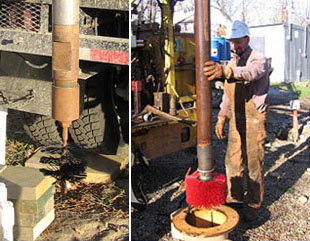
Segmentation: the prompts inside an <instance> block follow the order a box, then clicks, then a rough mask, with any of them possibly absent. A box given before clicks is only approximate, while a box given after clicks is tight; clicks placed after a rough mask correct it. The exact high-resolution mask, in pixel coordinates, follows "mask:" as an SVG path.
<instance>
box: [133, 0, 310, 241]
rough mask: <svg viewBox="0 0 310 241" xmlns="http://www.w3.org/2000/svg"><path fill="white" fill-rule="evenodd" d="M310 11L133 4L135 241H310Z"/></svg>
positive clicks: (294, 6) (283, 2) (291, 0)
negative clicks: (309, 185) (309, 221)
mask: <svg viewBox="0 0 310 241" xmlns="http://www.w3.org/2000/svg"><path fill="white" fill-rule="evenodd" d="M309 14H310V1H309V0H307V1H300V0H277V1H268V2H266V1H263V0H257V1H244V0H236V1H225V0H223V1H216V0H182V1H181V0H132V1H131V14H130V17H131V21H130V24H131V32H130V39H131V141H130V143H131V166H130V173H131V183H130V187H131V200H130V201H131V210H130V212H131V233H130V237H131V240H164V241H168V240H172V241H179V240H192V241H194V240H195V241H204V240H212V241H217V240H238V241H240V240H308V239H310V229H309V227H308V226H309V225H304V224H305V223H306V222H307V220H308V216H309V214H310V213H309V208H308V204H309V196H310V193H309V190H308V188H307V187H308V185H307V184H308V183H309V176H310V165H309V163H310V162H309V154H310V138H309V136H310V125H309V122H310V114H309V110H310V102H309V97H310V94H309V87H308V86H309V84H310V71H309V70H310V62H309V61H308V58H307V56H309V55H310V48H309V46H310V45H309V43H308V42H309V39H310V31H309V27H310V21H309V17H308V16H309Z"/></svg>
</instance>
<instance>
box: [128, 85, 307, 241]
mask: <svg viewBox="0 0 310 241" xmlns="http://www.w3.org/2000/svg"><path fill="white" fill-rule="evenodd" d="M270 97H271V98H270V104H271V105H270V111H269V117H268V128H267V131H268V133H267V141H266V152H265V196H264V204H263V207H262V209H261V210H260V214H259V218H258V219H257V220H256V221H254V222H252V223H244V222H243V221H242V218H241V219H240V222H239V224H238V226H237V227H236V229H235V230H233V231H232V232H231V233H230V234H229V238H230V239H231V240H236V241H241V240H253V241H254V240H310V219H309V217H310V200H309V198H310V188H309V183H310V150H309V148H308V145H309V144H310V142H309V140H310V137H309V136H310V115H309V110H310V105H309V103H308V100H307V99H303V100H302V103H301V106H302V110H300V111H299V117H298V120H299V125H300V130H301V135H300V140H299V141H298V142H297V143H294V142H292V141H289V140H280V139H279V137H281V135H280V134H279V133H280V132H279V130H282V131H283V130H284V131H288V130H290V129H291V128H292V116H291V110H290V109H289V105H288V103H289V101H290V100H291V99H292V98H293V95H292V94H291V93H290V92H285V91H279V90H277V89H273V88H272V89H271V91H270ZM217 113H218V110H214V113H213V126H214V124H215V122H216V117H215V116H216V115H217ZM226 128H227V126H226ZM226 131H227V130H226ZM212 139H213V152H214V157H215V159H216V171H218V172H220V173H224V172H225V167H224V157H225V151H226V145H227V141H225V140H224V141H220V140H218V139H217V138H216V136H215V135H213V138H212ZM195 158H196V151H195V148H190V149H187V150H184V151H180V152H177V153H173V154H171V155H167V156H164V157H161V158H157V159H154V160H151V161H150V165H149V166H148V167H147V166H143V165H139V166H135V167H133V169H132V183H134V184H136V183H141V189H142V190H143V193H144V194H145V196H146V198H147V200H148V204H147V206H145V207H144V209H142V210H138V209H135V208H132V210H131V212H132V213H131V226H132V229H131V237H132V240H172V241H173V240H175V241H176V240H177V239H174V238H173V237H172V236H171V233H170V219H169V216H170V214H171V213H172V212H174V211H175V210H177V209H178V208H180V207H186V206H187V205H186V202H185V193H184V192H179V191H178V188H179V186H180V184H181V182H182V179H184V176H185V173H186V171H187V170H188V168H189V167H190V166H191V165H192V164H193V163H194V160H195ZM134 186H136V185H134ZM138 196H139V195H138Z"/></svg>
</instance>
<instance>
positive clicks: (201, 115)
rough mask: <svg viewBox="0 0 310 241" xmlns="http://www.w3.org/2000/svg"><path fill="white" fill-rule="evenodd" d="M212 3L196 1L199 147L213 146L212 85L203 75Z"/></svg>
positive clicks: (207, 56) (207, 48)
mask: <svg viewBox="0 0 310 241" xmlns="http://www.w3.org/2000/svg"><path fill="white" fill-rule="evenodd" d="M209 12H210V3H209V1H204V0H195V42H196V93H197V122H198V124H197V125H198V133H197V138H198V145H211V134H212V133H211V123H212V119H211V108H212V107H211V106H212V105H211V83H210V81H208V80H207V79H206V77H205V76H204V74H203V67H204V63H205V62H206V61H207V60H209V59H210V14H209Z"/></svg>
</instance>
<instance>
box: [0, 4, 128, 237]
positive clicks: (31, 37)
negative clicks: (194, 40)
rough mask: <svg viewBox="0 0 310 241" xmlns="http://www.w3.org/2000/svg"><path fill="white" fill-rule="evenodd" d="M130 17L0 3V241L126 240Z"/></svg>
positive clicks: (108, 10)
mask: <svg viewBox="0 0 310 241" xmlns="http://www.w3.org/2000/svg"><path fill="white" fill-rule="evenodd" d="M129 18H130V14H129V1H128V0H117V1H107V0H96V1H92V0H43V1H42V0H5V1H4V0H0V43H1V44H0V240H7V241H13V240H17V241H19V240H20V241H24V240H27V241H34V240H36V241H57V240H59V241H67V240H68V241H87V240H89V241H92V240H98V241H99V240H129V236H130V235H129V166H130V165H129V161H130V160H129V156H130V154H129V139H130V138H129V136H130V131H129V102H130V96H129V89H130V88H129V87H130V81H129V63H130V61H129V45H130V42H129Z"/></svg>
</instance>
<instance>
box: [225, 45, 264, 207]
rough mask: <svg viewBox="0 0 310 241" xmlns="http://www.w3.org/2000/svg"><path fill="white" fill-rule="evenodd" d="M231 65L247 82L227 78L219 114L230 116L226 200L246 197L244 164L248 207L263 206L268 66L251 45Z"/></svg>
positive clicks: (226, 161) (240, 199)
mask: <svg viewBox="0 0 310 241" xmlns="http://www.w3.org/2000/svg"><path fill="white" fill-rule="evenodd" d="M230 65H231V67H232V68H233V71H234V74H237V75H239V77H242V78H243V81H239V82H235V81H230V80H226V81H225V84H224V96H223V103H222V105H221V109H222V110H221V111H220V113H219V115H226V116H230V121H229V134H228V147H227V152H226V157H225V165H226V175H227V188H228V194H227V199H226V201H227V202H234V201H242V200H243V195H244V190H243V175H244V171H245V170H244V169H245V168H244V167H247V175H246V181H247V200H248V206H249V207H252V208H260V207H261V205H262V202H263V195H264V174H263V168H264V143H265V137H266V126H265V125H266V118H267V92H268V88H269V73H268V68H267V64H266V60H265V58H264V57H263V56H262V55H261V54H259V53H258V52H256V51H252V49H250V48H249V49H248V50H247V51H246V52H245V54H243V55H242V56H241V58H234V59H233V60H232V61H231V63H230ZM256 65H257V66H256ZM243 66H244V67H243ZM240 67H241V68H240ZM256 68H257V69H258V70H257V69H256ZM259 81H260V82H259ZM260 94H264V96H263V97H262V95H260ZM255 98H256V99H255ZM225 105H226V106H225ZM227 109H229V114H228V113H227Z"/></svg>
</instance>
